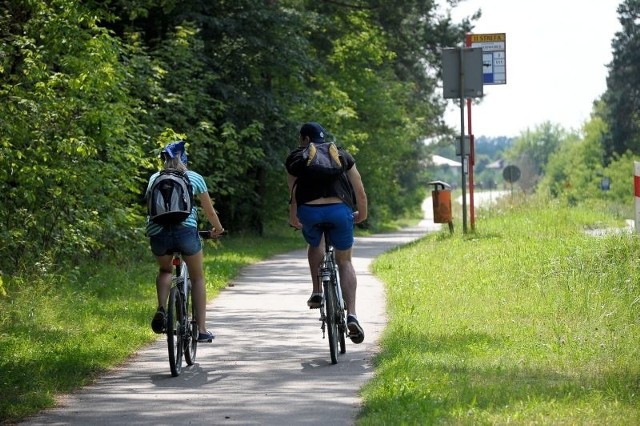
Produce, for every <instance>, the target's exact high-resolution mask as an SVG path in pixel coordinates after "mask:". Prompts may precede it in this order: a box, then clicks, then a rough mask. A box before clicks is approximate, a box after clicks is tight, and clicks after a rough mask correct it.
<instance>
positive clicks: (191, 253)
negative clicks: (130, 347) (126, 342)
mask: <svg viewBox="0 0 640 426" xmlns="http://www.w3.org/2000/svg"><path fill="white" fill-rule="evenodd" d="M184 145H185V143H184V141H175V142H171V143H170V144H168V145H167V146H165V148H164V149H163V150H162V152H161V153H160V158H161V159H162V161H163V164H164V168H165V169H173V170H178V171H181V172H186V174H187V177H188V178H189V181H190V182H191V185H192V188H193V194H194V196H197V198H198V199H199V200H200V204H201V206H202V209H203V210H204V213H205V215H206V217H207V220H208V221H209V223H210V224H211V225H212V226H213V228H212V230H211V234H212V236H217V235H220V234H222V233H223V232H224V228H223V227H222V224H221V223H220V219H219V218H218V215H217V213H216V211H215V209H214V208H213V203H212V201H211V198H210V197H209V192H208V189H207V185H206V183H205V181H204V179H203V178H202V176H201V175H200V174H198V173H196V172H194V171H191V170H187V154H186V151H185V146H184ZM159 174H160V172H156V173H154V174H153V175H152V176H151V177H150V178H149V184H148V186H147V193H148V192H149V191H150V189H151V186H152V184H153V182H154V180H155V179H156V178H157V177H158V175H159ZM197 217H198V216H197V208H196V206H195V205H194V206H193V208H192V210H191V214H190V215H189V217H188V218H187V219H186V220H184V221H183V222H182V223H179V224H178V225H165V226H161V225H158V224H155V223H153V222H151V221H150V220H149V218H148V217H147V235H148V236H149V243H150V245H151V251H152V252H153V254H154V255H155V256H156V260H157V262H158V268H159V271H158V275H157V277H156V292H157V295H158V309H157V310H156V313H155V315H154V316H153V320H152V321H151V328H152V329H153V331H154V332H155V333H162V332H164V331H165V329H166V321H167V320H166V310H165V304H166V302H167V298H168V297H169V290H170V287H171V274H172V272H173V267H172V263H171V261H172V259H173V252H174V251H176V250H177V251H180V252H181V253H182V256H183V258H184V261H185V262H186V264H187V269H188V270H189V277H190V278H191V292H192V296H193V306H194V308H195V313H196V317H197V321H198V330H199V334H198V338H197V339H198V342H211V340H213V339H214V337H215V336H214V335H213V334H212V333H211V332H210V331H209V330H207V327H206V311H207V295H206V286H205V281H204V271H203V267H202V259H203V255H202V241H201V240H200V236H199V235H198V228H197Z"/></svg>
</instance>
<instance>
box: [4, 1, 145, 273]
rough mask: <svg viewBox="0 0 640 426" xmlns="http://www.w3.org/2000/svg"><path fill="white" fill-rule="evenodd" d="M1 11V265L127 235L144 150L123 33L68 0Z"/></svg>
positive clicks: (51, 257)
mask: <svg viewBox="0 0 640 426" xmlns="http://www.w3.org/2000/svg"><path fill="white" fill-rule="evenodd" d="M25 6H26V5H25ZM0 16H1V17H2V18H0V19H2V20H3V24H2V25H0V27H2V28H4V29H5V31H9V33H5V34H4V37H3V38H2V41H1V43H2V46H3V51H4V52H6V54H5V55H3V57H2V58H3V60H2V66H1V67H0V71H2V74H1V75H0V97H2V102H0V117H1V118H2V119H1V120H0V134H2V137H1V139H0V180H1V181H2V182H3V184H4V187H5V188H6V190H5V191H3V192H2V195H0V197H1V203H2V205H3V206H4V208H3V209H2V211H1V212H0V224H1V226H0V238H1V239H2V240H3V241H4V242H5V244H4V247H3V249H2V250H1V254H2V256H0V259H2V260H1V261H0V268H1V269H2V270H4V271H6V272H7V273H12V272H14V271H15V270H21V269H23V268H26V267H28V266H30V265H32V264H33V263H36V262H38V261H42V260H44V261H45V262H55V261H56V260H58V259H62V258H65V257H66V258H74V257H75V256H76V255H77V254H80V255H83V254H84V255H93V254H95V253H97V252H100V251H102V250H104V249H105V248H106V247H116V246H118V245H119V244H122V243H123V241H126V240H127V239H128V238H130V237H131V232H130V231H129V229H131V227H132V224H133V223H135V222H137V220H139V219H140V218H139V216H138V215H137V212H136V210H135V209H131V207H130V206H131V205H132V204H133V202H134V200H135V199H136V197H137V196H138V194H139V191H138V180H137V178H136V173H135V168H136V167H137V166H136V164H138V163H139V162H140V160H139V158H141V157H142V155H141V154H142V153H141V151H140V148H139V146H138V145H137V144H135V143H134V141H135V139H136V137H137V136H138V135H139V133H138V132H139V131H140V129H139V128H138V127H137V125H136V123H135V120H134V118H133V116H134V111H135V108H136V101H135V99H134V100H132V99H131V98H129V97H128V96H127V95H128V92H127V90H126V68H125V67H124V66H123V65H122V63H120V62H119V59H120V55H121V53H122V49H121V46H120V43H119V42H118V40H116V39H114V38H112V37H111V36H109V35H108V33H107V32H106V31H104V29H101V28H100V27H98V26H97V25H96V22H95V17H94V15H93V14H92V13H91V12H90V11H88V10H86V9H84V8H82V6H80V5H78V4H77V2H73V1H69V0H56V1H53V2H48V3H44V2H31V3H28V6H27V7H23V8H20V7H18V6H17V5H14V4H13V3H8V4H7V3H5V6H4V8H3V13H2V14H0ZM123 229H124V231H123Z"/></svg>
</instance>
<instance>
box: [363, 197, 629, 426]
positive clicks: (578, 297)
mask: <svg viewBox="0 0 640 426" xmlns="http://www.w3.org/2000/svg"><path fill="white" fill-rule="evenodd" d="M618 225H619V222H618V223H616V222H614V221H613V220H612V219H610V216H606V215H605V213H604V209H600V210H594V209H591V210H585V209H579V208H572V209H567V208H560V207H558V206H543V207H531V206H522V207H517V208H512V207H509V208H506V209H503V210H500V209H498V210H495V211H494V212H493V213H490V214H486V215H485V216H484V217H480V218H478V220H477V224H476V231H475V232H473V233H468V234H467V235H464V236H463V235H462V234H461V233H456V234H454V235H451V236H450V235H449V233H448V232H442V233H438V234H433V235H430V236H428V237H426V238H424V239H422V240H420V241H418V242H415V243H413V244H411V245H409V246H406V247H404V248H402V249H399V250H395V251H392V252H389V253H387V254H385V255H383V256H381V257H380V258H378V259H377V260H376V261H375V262H374V263H373V265H372V268H373V271H374V273H375V274H376V275H378V276H379V277H381V279H383V280H384V281H385V283H386V286H387V294H388V309H387V312H388V315H389V324H388V327H387V329H386V330H385V332H384V334H383V337H382V341H381V346H382V347H381V352H380V353H379V355H378V356H377V357H376V359H375V365H376V374H375V377H374V379H373V380H372V381H371V382H370V383H368V384H367V385H366V386H365V388H364V389H363V393H362V395H363V398H364V403H365V405H364V408H363V410H362V412H361V415H360V417H359V420H358V424H360V425H370V424H373V425H384V424H389V425H390V424H393V425H398V424H407V425H414V424H415V425H417V424H473V425H476V424H507V423H509V424H619V425H623V424H624V425H626V424H638V423H639V422H640V364H639V363H638V359H640V345H638V342H639V341H640V256H638V254H639V253H640V243H639V240H638V238H637V236H636V235H634V234H628V233H627V234H610V235H604V236H599V237H594V236H592V235H588V234H587V233H585V230H587V229H589V228H593V227H609V226H618Z"/></svg>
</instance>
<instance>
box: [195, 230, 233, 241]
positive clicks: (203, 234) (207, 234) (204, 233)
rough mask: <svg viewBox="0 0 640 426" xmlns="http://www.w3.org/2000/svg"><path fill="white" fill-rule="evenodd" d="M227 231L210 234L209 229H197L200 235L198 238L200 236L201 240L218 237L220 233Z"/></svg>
mask: <svg viewBox="0 0 640 426" xmlns="http://www.w3.org/2000/svg"><path fill="white" fill-rule="evenodd" d="M226 233H227V231H226V230H225V231H222V233H221V234H218V235H212V234H211V231H198V234H199V235H200V238H202V239H203V240H212V239H215V238H220V237H221V236H222V235H224V234H226Z"/></svg>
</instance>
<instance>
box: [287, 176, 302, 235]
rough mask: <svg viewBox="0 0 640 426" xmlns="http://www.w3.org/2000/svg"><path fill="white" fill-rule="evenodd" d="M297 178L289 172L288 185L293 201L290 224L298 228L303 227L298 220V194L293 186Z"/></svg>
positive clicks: (290, 208)
mask: <svg viewBox="0 0 640 426" xmlns="http://www.w3.org/2000/svg"><path fill="white" fill-rule="evenodd" d="M297 179H298V178H296V177H295V176H293V175H290V174H287V185H288V186H289V194H290V195H291V201H290V202H289V225H291V226H293V227H294V228H296V229H302V224H301V223H300V220H298V203H297V202H296V194H294V193H293V186H294V185H295V183H296V180H297Z"/></svg>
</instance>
